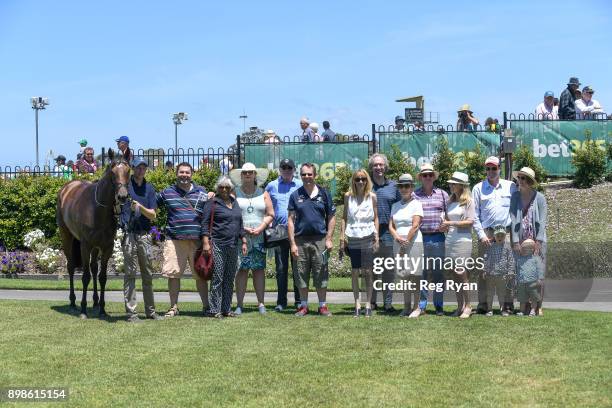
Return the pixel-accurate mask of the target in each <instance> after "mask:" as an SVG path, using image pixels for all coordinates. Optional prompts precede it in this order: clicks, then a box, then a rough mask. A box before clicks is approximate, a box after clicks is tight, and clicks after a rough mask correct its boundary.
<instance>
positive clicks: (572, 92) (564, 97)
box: [559, 77, 580, 120]
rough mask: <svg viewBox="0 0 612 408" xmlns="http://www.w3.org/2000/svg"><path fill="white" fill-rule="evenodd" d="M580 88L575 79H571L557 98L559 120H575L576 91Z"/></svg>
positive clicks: (578, 82)
mask: <svg viewBox="0 0 612 408" xmlns="http://www.w3.org/2000/svg"><path fill="white" fill-rule="evenodd" d="M579 86H580V81H579V80H578V78H576V77H571V78H570V79H569V82H568V84H567V88H565V89H564V90H563V92H561V96H560V97H559V119H566V120H574V119H576V102H575V101H576V91H577V90H578V87H579Z"/></svg>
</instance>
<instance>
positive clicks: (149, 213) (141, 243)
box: [120, 157, 162, 323]
mask: <svg viewBox="0 0 612 408" xmlns="http://www.w3.org/2000/svg"><path fill="white" fill-rule="evenodd" d="M132 169H133V171H134V173H133V174H132V177H131V178H130V183H129V185H128V193H129V197H130V199H131V200H129V202H127V203H125V204H123V205H122V207H121V219H120V221H121V228H122V229H123V231H124V235H123V241H122V243H121V244H122V247H123V256H124V258H125V275H124V278H123V295H124V300H125V311H126V313H127V314H128V319H127V320H128V322H132V323H136V322H139V321H140V319H139V318H138V314H137V313H136V268H137V266H139V267H140V275H141V277H142V294H143V297H144V304H145V315H146V317H147V319H153V320H161V319H162V317H161V316H160V315H158V314H157V313H155V301H154V299H153V265H152V262H151V258H152V257H151V247H152V244H153V243H152V241H151V235H150V234H149V231H150V229H151V221H153V220H155V217H156V213H155V210H156V209H157V199H156V195H155V189H154V188H153V185H151V183H148V182H147V181H146V180H145V173H146V171H147V162H146V161H145V160H144V159H142V158H140V157H138V158H136V159H134V161H133V162H132Z"/></svg>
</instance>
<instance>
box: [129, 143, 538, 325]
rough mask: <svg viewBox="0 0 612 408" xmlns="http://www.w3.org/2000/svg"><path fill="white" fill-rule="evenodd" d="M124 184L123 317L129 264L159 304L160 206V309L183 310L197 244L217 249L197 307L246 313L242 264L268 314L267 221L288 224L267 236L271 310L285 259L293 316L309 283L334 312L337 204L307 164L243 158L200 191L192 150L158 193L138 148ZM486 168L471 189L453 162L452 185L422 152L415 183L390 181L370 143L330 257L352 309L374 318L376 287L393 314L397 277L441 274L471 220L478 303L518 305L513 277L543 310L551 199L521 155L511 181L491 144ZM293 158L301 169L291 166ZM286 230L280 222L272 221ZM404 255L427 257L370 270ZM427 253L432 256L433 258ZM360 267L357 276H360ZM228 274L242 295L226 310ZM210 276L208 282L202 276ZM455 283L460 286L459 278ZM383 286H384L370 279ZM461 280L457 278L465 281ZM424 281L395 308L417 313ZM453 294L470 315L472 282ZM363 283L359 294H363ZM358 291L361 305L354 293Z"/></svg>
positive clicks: (423, 300)
mask: <svg viewBox="0 0 612 408" xmlns="http://www.w3.org/2000/svg"><path fill="white" fill-rule="evenodd" d="M133 165H134V173H133V175H132V178H131V182H130V186H129V193H130V196H131V198H132V200H131V202H130V203H129V204H125V205H124V207H123V211H122V217H121V223H122V227H123V228H124V230H125V232H126V233H125V235H124V236H125V238H124V243H123V250H124V255H125V259H126V261H125V265H126V272H125V285H124V287H125V305H126V311H127V313H128V320H129V321H139V320H140V319H139V317H138V315H137V314H136V301H135V300H136V297H135V277H136V271H137V269H138V267H139V268H140V270H141V275H142V279H143V292H144V301H145V312H146V313H145V314H146V316H147V317H148V318H153V319H160V318H162V317H161V316H160V315H158V314H157V313H156V311H155V306H154V302H153V290H152V270H151V260H150V246H151V237H150V236H149V234H148V232H149V230H150V224H151V221H152V220H154V219H155V217H156V209H157V208H158V207H159V206H165V208H166V209H167V212H168V221H167V227H166V229H165V236H166V240H165V241H164V243H163V262H162V275H163V276H164V277H166V278H168V289H169V297H170V308H169V310H168V311H167V312H166V313H165V317H166V318H170V317H174V316H176V315H178V314H179V305H178V297H179V292H180V279H181V277H182V275H183V274H184V272H185V270H186V267H187V265H189V266H190V269H191V270H192V271H194V253H195V252H196V250H197V249H198V248H201V249H202V251H203V252H204V254H206V255H211V256H212V257H213V259H214V267H213V268H214V270H213V273H212V279H211V281H210V285H208V282H207V281H205V280H202V279H201V278H200V277H199V276H198V275H197V274H193V278H194V279H195V280H196V287H197V290H198V292H199V294H200V298H201V301H202V306H203V313H204V314H205V315H206V316H210V317H215V318H223V317H234V316H238V315H240V314H242V313H243V309H244V296H245V292H246V286H247V278H248V273H249V271H251V272H252V274H253V284H254V288H255V293H256V297H257V308H258V312H259V313H261V314H265V313H267V309H266V305H265V302H264V292H265V267H266V255H267V248H266V245H265V244H266V243H265V239H264V231H265V230H266V229H267V228H271V227H274V228H276V229H277V230H279V229H280V230H281V231H285V233H284V234H286V235H285V236H286V238H284V239H280V240H279V241H278V242H277V243H276V247H275V248H274V257H275V266H276V280H277V285H278V294H277V299H276V306H275V308H274V309H275V310H276V311H279V312H281V311H283V310H285V309H286V308H287V307H288V306H289V305H288V299H287V292H288V286H289V283H288V281H289V279H288V278H289V265H291V269H292V275H293V292H294V300H295V304H294V306H295V308H296V312H295V315H296V316H299V317H301V316H305V315H307V314H309V313H311V310H312V308H311V307H310V305H309V302H308V295H309V285H310V282H311V277H312V284H313V286H314V288H315V290H316V292H317V297H318V305H317V312H318V314H319V315H322V316H331V312H330V310H329V308H328V306H327V299H326V294H327V286H328V281H329V269H328V260H329V257H330V256H331V255H332V251H333V241H332V239H333V234H334V229H335V224H336V207H335V205H334V203H333V200H332V197H331V194H330V192H329V191H328V190H327V189H326V188H324V187H322V186H319V185H317V184H316V183H315V178H316V166H315V165H313V164H311V163H303V164H301V166H300V167H299V169H297V168H296V165H295V163H294V162H293V160H292V159H290V158H285V159H283V160H281V162H280V166H279V177H278V179H276V180H273V181H271V182H270V183H268V184H267V185H266V186H265V187H264V182H265V180H266V179H267V176H268V170H267V169H260V168H256V166H255V165H253V164H252V163H245V164H244V165H243V166H242V167H241V168H240V169H233V170H231V171H230V172H229V174H228V175H222V176H221V177H220V178H219V179H218V181H217V183H216V185H215V191H214V192H207V191H206V189H205V188H204V187H203V186H199V185H197V184H196V183H194V182H193V180H192V175H193V168H192V166H191V165H190V164H189V163H180V164H178V165H177V167H176V176H177V181H176V183H175V184H173V185H171V186H169V187H167V188H166V189H164V190H163V191H161V192H159V193H157V194H156V193H155V191H154V189H153V187H152V186H151V185H150V184H149V183H147V182H146V179H145V174H146V170H147V163H146V161H144V160H142V159H138V158H137V159H135V161H134V163H133ZM485 166H486V172H487V174H486V178H485V180H483V181H482V182H481V183H478V184H477V185H476V186H475V187H474V190H473V192H471V191H470V186H469V181H468V176H467V175H466V174H464V173H461V172H455V173H454V174H453V176H452V177H451V178H450V179H449V180H447V182H448V185H449V188H450V193H451V194H450V195H449V194H448V193H447V192H446V191H444V190H443V189H440V188H436V187H434V181H435V180H436V179H437V177H438V173H437V171H436V170H435V169H434V168H433V167H432V165H431V164H427V163H426V164H423V165H422V166H421V168H420V171H419V173H418V175H417V179H418V181H419V182H420V184H421V187H419V188H418V189H415V180H413V177H412V176H411V175H410V174H404V175H402V176H400V177H399V179H398V180H389V179H388V178H387V177H386V176H385V174H386V173H387V171H388V168H389V166H388V162H387V158H386V157H385V156H384V155H383V154H374V155H373V156H371V157H370V159H369V168H368V169H367V170H366V169H360V170H357V171H355V172H354V173H353V175H352V177H351V186H350V189H349V191H347V192H346V194H345V196H344V213H343V215H342V219H341V228H340V234H341V236H340V247H339V248H338V251H339V252H338V254H339V256H341V257H342V256H344V255H348V256H349V257H350V261H351V268H352V287H353V294H354V300H355V308H354V316H355V317H359V316H362V315H363V316H365V317H370V316H372V315H373V313H374V312H373V311H374V310H376V309H377V308H378V306H377V297H378V296H379V295H381V296H382V299H381V300H382V309H381V310H382V311H384V312H387V313H394V312H395V309H394V307H393V291H392V290H391V287H392V286H391V285H389V284H392V283H397V282H398V281H401V280H403V281H412V282H414V283H416V282H417V281H419V280H420V281H426V282H429V283H433V284H439V283H442V282H443V280H444V270H443V267H442V264H441V263H440V262H436V261H435V260H436V259H441V258H451V259H453V260H454V261H456V260H458V259H459V258H464V259H465V258H469V257H471V256H472V229H474V231H475V233H476V236H477V238H478V241H479V245H478V246H479V253H478V256H480V257H483V258H484V262H483V265H482V266H483V268H484V269H483V270H482V271H481V272H479V275H478V306H477V309H476V312H478V313H483V314H487V315H492V314H493V296H494V294H495V293H497V297H498V300H499V302H500V313H501V314H502V315H504V316H507V315H509V314H510V313H511V312H512V311H513V309H514V302H513V294H514V291H513V290H512V289H513V288H514V286H513V285H509V282H514V281H515V282H516V285H515V286H516V293H517V296H518V299H519V302H520V310H519V313H523V314H532V315H533V314H541V313H542V311H541V301H542V287H543V286H542V283H543V281H542V280H543V277H544V269H545V254H546V201H545V199H544V196H543V195H542V194H540V193H539V192H537V191H536V190H535V188H534V187H535V185H536V178H535V173H534V171H533V170H532V169H530V168H523V169H521V170H520V171H519V172H516V174H515V176H516V179H517V182H518V187H517V186H516V184H514V183H513V182H511V181H507V180H502V179H500V170H501V168H500V161H499V159H498V158H497V157H489V158H488V159H487V160H486V162H485ZM296 170H299V173H298V174H299V178H298V177H296V176H295V172H296ZM281 235H283V234H281ZM398 255H399V256H403V255H408V256H409V257H410V258H411V259H417V258H422V260H423V262H420V263H419V262H417V263H414V262H413V265H415V264H416V265H418V266H417V267H414V268H406V267H405V266H404V267H401V268H400V267H391V268H385V269H384V270H383V271H382V274H381V276H380V277H378V276H377V274H375V273H374V271H373V265H374V263H375V262H376V260H377V259H379V258H382V259H387V258H395V257H397V256H398ZM429 259H431V260H432V261H433V262H432V261H428V260H429ZM453 265H457V267H454V268H452V269H453V270H452V273H451V276H452V279H453V280H454V281H456V282H458V283H461V284H466V283H467V282H469V277H468V270H467V269H466V268H461V267H460V266H461V264H460V263H459V262H457V263H454V264H453ZM360 279H361V281H362V282H360ZM234 284H235V287H236V297H237V306H236V308H235V309H234V310H232V296H233V293H234ZM209 286H210V287H209ZM459 286H461V285H459ZM379 287H381V288H382V290H377V288H379ZM462 287H464V286H462ZM428 288H430V287H429V286H426V287H423V285H419V284H416V285H414V286H412V287H406V289H405V290H401V291H400V292H402V293H403V299H404V307H403V310H402V311H401V313H400V314H401V316H407V317H412V318H417V317H419V316H420V315H422V314H424V313H425V310H426V307H427V302H428V290H427V289H428ZM456 293H457V303H458V307H457V310H456V311H455V313H454V315H455V316H459V317H462V318H467V317H469V316H470V315H471V314H472V309H471V305H470V300H469V292H468V290H467V289H461V290H457V291H456ZM362 295H365V299H362V298H361V297H362ZM363 300H365V304H364V306H365V307H363V308H362V301H363ZM433 305H434V309H435V313H436V314H437V315H442V314H443V306H444V302H443V290H438V289H436V290H435V291H434V293H433Z"/></svg>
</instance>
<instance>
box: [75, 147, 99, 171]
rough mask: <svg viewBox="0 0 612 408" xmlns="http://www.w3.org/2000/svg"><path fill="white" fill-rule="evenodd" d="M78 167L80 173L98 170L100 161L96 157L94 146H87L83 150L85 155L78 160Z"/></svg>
mask: <svg viewBox="0 0 612 408" xmlns="http://www.w3.org/2000/svg"><path fill="white" fill-rule="evenodd" d="M76 168H77V171H78V172H79V173H95V172H96V170H98V163H96V160H95V159H94V149H93V147H86V148H85V150H83V157H81V159H80V160H77V162H76Z"/></svg>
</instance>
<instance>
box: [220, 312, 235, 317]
mask: <svg viewBox="0 0 612 408" xmlns="http://www.w3.org/2000/svg"><path fill="white" fill-rule="evenodd" d="M222 315H223V317H236V316H238V315H237V314H236V313H234V312H231V311H230V312H225V313H222Z"/></svg>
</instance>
